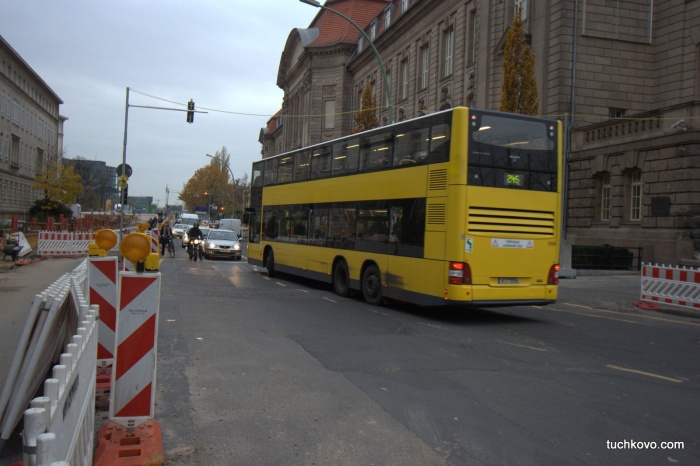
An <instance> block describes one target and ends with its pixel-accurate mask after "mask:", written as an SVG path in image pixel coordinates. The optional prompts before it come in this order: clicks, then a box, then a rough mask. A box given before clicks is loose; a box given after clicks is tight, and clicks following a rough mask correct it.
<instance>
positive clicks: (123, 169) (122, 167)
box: [117, 163, 133, 178]
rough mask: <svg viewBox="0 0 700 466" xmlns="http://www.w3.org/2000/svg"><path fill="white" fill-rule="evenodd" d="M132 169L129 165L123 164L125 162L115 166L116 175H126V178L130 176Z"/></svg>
mask: <svg viewBox="0 0 700 466" xmlns="http://www.w3.org/2000/svg"><path fill="white" fill-rule="evenodd" d="M132 173H133V171H132V170H131V165H129V164H125V163H120V164H119V166H117V175H119V176H121V175H126V177H127V178H131V174H132Z"/></svg>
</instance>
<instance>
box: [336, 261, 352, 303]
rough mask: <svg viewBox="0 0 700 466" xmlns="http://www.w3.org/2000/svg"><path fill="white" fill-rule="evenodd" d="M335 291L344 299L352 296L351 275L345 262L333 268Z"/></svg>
mask: <svg viewBox="0 0 700 466" xmlns="http://www.w3.org/2000/svg"><path fill="white" fill-rule="evenodd" d="M333 291H335V294H337V295H338V296H342V297H346V296H348V295H349V294H350V273H349V272H348V264H347V263H346V262H345V261H344V260H340V261H338V262H337V263H336V264H335V267H334V268H333Z"/></svg>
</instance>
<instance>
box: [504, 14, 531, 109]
mask: <svg viewBox="0 0 700 466" xmlns="http://www.w3.org/2000/svg"><path fill="white" fill-rule="evenodd" d="M523 24H524V23H523V19H522V17H521V16H520V11H518V14H516V15H515V18H513V23H512V24H511V28H510V29H509V30H508V34H507V35H506V42H505V47H504V58H503V87H502V90H501V106H500V108H501V110H502V111H504V112H512V113H520V114H523V115H536V114H537V109H538V106H539V104H538V101H537V99H538V96H537V82H536V81H535V55H534V54H533V53H532V49H531V48H530V45H529V44H525V45H524V46H523V44H524V42H525V41H524V38H525V29H524V26H523Z"/></svg>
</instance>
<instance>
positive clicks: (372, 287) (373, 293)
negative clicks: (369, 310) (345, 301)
mask: <svg viewBox="0 0 700 466" xmlns="http://www.w3.org/2000/svg"><path fill="white" fill-rule="evenodd" d="M362 296H363V297H364V298H365V301H367V303H368V304H372V305H374V306H378V305H380V304H381V303H382V275H381V274H380V273H379V267H377V266H376V265H374V264H372V265H370V266H368V267H367V268H366V269H365V272H364V273H363V274H362Z"/></svg>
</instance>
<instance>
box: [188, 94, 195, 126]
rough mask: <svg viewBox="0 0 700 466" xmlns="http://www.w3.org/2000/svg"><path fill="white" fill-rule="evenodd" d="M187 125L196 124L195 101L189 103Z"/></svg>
mask: <svg viewBox="0 0 700 466" xmlns="http://www.w3.org/2000/svg"><path fill="white" fill-rule="evenodd" d="M187 123H194V101H193V100H192V99H190V101H189V102H187Z"/></svg>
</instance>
